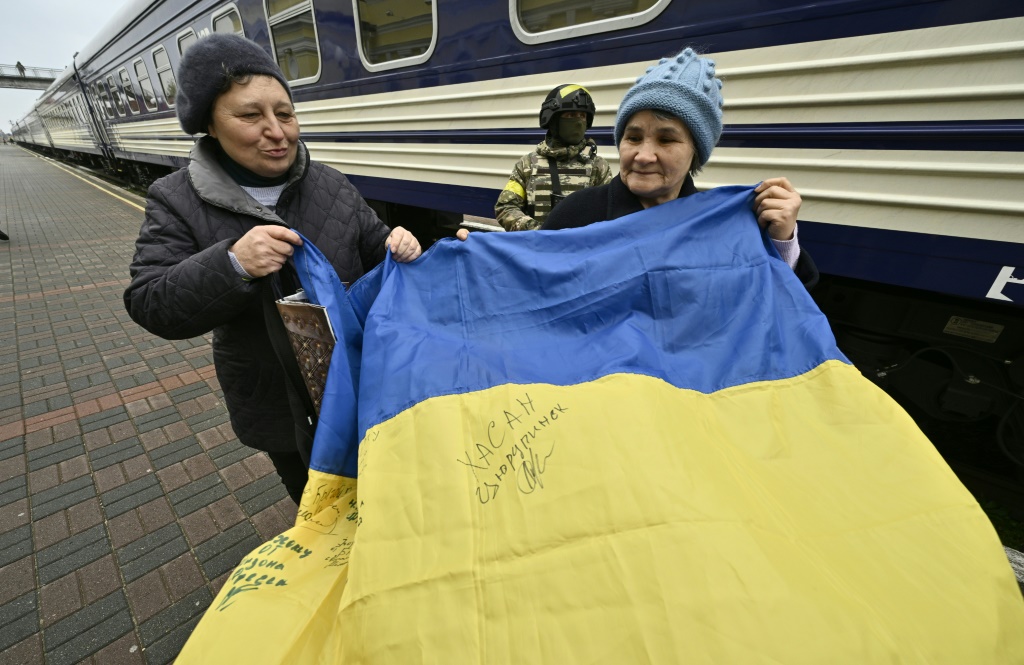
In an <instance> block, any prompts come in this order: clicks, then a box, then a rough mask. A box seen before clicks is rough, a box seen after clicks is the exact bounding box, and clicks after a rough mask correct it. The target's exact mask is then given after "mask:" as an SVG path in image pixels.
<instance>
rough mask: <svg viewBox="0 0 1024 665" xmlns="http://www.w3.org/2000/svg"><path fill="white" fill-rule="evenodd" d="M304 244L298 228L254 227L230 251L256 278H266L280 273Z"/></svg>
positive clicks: (277, 226) (270, 225) (275, 225)
mask: <svg viewBox="0 0 1024 665" xmlns="http://www.w3.org/2000/svg"><path fill="white" fill-rule="evenodd" d="M301 244H302V238H300V237H299V234H298V233H296V232H295V231H292V230H291V229H289V228H286V227H284V226H279V225H277V224H267V225H265V226H254V227H252V228H251V229H249V230H248V232H246V234H245V235H244V236H242V237H241V238H239V239H238V242H236V243H235V244H234V245H232V246H231V247H229V248H228V251H230V252H234V254H235V258H236V259H238V263H239V264H240V265H241V266H242V268H243V269H244V270H245V272H247V273H249V274H250V275H251V276H253V277H266V276H267V275H269V274H270V273H274V272H277V271H278V270H280V269H281V267H282V266H283V265H284V264H285V262H286V261H287V260H288V257H289V256H291V255H292V252H294V251H295V246H297V245H301Z"/></svg>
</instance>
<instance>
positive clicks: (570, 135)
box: [558, 118, 587, 145]
mask: <svg viewBox="0 0 1024 665" xmlns="http://www.w3.org/2000/svg"><path fill="white" fill-rule="evenodd" d="M586 132H587V120H586V118H559V119H558V138H560V139H561V140H562V142H563V143H565V144H566V145H576V144H577V143H579V142H580V141H582V140H583V135H584V134H586Z"/></svg>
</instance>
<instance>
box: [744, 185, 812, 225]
mask: <svg viewBox="0 0 1024 665" xmlns="http://www.w3.org/2000/svg"><path fill="white" fill-rule="evenodd" d="M754 192H755V193H756V194H757V198H756V199H754V214H755V215H756V216H757V223H758V225H759V226H760V227H761V228H762V229H767V230H768V236H769V237H770V238H772V239H774V240H792V239H793V231H794V230H795V229H796V216H797V214H799V212H800V203H801V199H800V194H799V193H797V191H796V189H794V188H793V185H791V184H790V182H789V180H787V179H785V178H768V179H767V180H765V181H764V182H762V183H761V184H760V185H758V186H757V189H755V190H754Z"/></svg>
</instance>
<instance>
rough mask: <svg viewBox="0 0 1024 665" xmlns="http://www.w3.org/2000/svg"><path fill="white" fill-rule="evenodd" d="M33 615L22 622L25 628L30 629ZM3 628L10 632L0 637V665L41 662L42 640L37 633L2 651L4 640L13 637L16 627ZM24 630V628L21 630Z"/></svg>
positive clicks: (24, 664)
mask: <svg viewBox="0 0 1024 665" xmlns="http://www.w3.org/2000/svg"><path fill="white" fill-rule="evenodd" d="M34 619H35V615H33V616H32V617H29V619H28V620H26V621H24V622H23V623H24V625H25V626H29V627H32V621H33V620H34ZM4 626H5V628H6V629H8V630H10V631H11V634H10V635H4V636H2V637H0V665H27V664H28V663H42V662H43V640H42V637H40V635H39V633H35V634H33V635H30V636H29V637H28V638H27V639H24V640H22V641H21V642H18V643H17V644H15V645H14V646H12V647H10V648H7V649H6V650H3V649H4V646H3V645H4V644H6V642H7V640H6V639H5V638H10V637H14V635H15V634H16V632H17V630H16V629H17V626H16V625H13V624H12V625H7V624H4ZM22 630H24V628H22Z"/></svg>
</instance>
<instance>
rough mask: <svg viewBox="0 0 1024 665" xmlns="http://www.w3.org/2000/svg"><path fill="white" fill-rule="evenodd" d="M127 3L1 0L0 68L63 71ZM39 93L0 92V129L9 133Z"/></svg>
mask: <svg viewBox="0 0 1024 665" xmlns="http://www.w3.org/2000/svg"><path fill="white" fill-rule="evenodd" d="M128 1H129V0H0V64H4V65H13V64H14V63H16V62H18V61H19V60H20V61H21V63H22V64H23V65H25V66H26V67H52V68H54V69H64V67H66V66H68V65H70V64H71V54H73V53H74V52H75V51H80V50H82V47H84V46H85V45H86V44H87V43H89V41H90V40H91V39H92V38H93V37H94V36H95V35H96V33H98V32H99V30H100V28H102V27H103V26H104V25H105V24H106V22H107V21H108V20H109V19H110V17H111V16H112V15H113V14H114V13H115V12H116V11H117V10H118V9H120V8H121V7H122V6H124V5H125V4H126V3H127V2H128ZM41 94H42V91H41V90H12V89H10V88H0V127H2V128H3V130H4V131H5V132H8V133H9V132H10V131H11V124H10V121H11V120H20V119H21V118H22V117H23V116H24V115H25V114H26V113H27V112H28V110H29V109H30V108H32V103H33V102H35V100H36V99H38V98H39V95H41Z"/></svg>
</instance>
